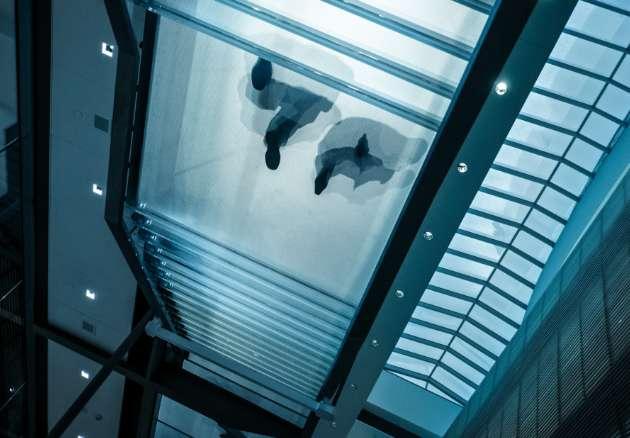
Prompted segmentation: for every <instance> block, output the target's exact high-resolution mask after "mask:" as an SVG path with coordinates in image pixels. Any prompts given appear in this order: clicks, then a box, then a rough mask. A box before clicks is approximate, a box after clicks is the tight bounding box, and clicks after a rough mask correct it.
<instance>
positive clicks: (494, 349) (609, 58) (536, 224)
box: [387, 0, 630, 404]
mask: <svg viewBox="0 0 630 438" xmlns="http://www.w3.org/2000/svg"><path fill="white" fill-rule="evenodd" d="M629 44H630V3H627V2H622V1H615V0H608V1H582V0H581V1H579V2H578V3H577V5H576V7H575V9H574V11H573V13H572V15H571V18H570V19H569V21H568V23H567V25H566V27H565V29H564V31H563V33H562V34H561V35H560V37H559V39H558V41H557V43H556V46H555V48H554V49H553V51H552V53H551V55H550V57H549V60H548V62H547V63H546V65H545V66H544V68H543V70H542V71H541V73H540V76H539V77H538V80H537V82H536V84H535V86H534V88H533V89H532V91H531V93H530V95H529V96H528V98H527V100H526V102H525V104H524V105H523V108H522V109H521V112H520V114H519V116H518V117H517V120H516V121H515V123H514V125H513V127H512V129H511V130H510V132H509V134H508V136H507V139H506V140H505V142H504V144H503V145H502V147H501V149H500V150H499V153H498V155H497V157H496V159H495V161H494V163H493V165H492V166H491V168H490V170H489V171H488V173H487V175H486V178H485V180H484V181H483V183H482V186H481V187H480V189H479V191H478V193H477V195H476V197H475V198H474V200H473V202H472V204H471V206H470V208H469V210H468V212H467V214H466V215H465V217H464V219H463V220H462V222H461V224H460V226H459V229H458V230H457V233H456V234H455V236H454V237H453V239H452V241H451V243H450V245H449V247H448V249H447V251H446V253H445V254H444V256H443V258H442V260H441V262H440V264H439V267H438V268H437V270H436V272H435V273H434V275H433V277H432V279H431V281H430V283H429V285H428V287H427V289H426V290H425V292H424V293H423V295H422V297H421V299H420V302H419V303H418V306H417V308H416V309H415V311H414V313H413V316H412V318H411V320H410V321H409V323H408V325H407V327H406V329H405V331H404V334H403V335H402V337H401V338H400V340H399V341H398V344H397V346H396V348H395V350H394V352H393V353H392V355H391V356H390V358H389V361H388V364H387V369H389V370H390V371H392V372H394V373H396V374H398V375H400V376H401V377H403V378H405V379H407V380H409V381H411V382H413V383H415V384H417V385H419V386H421V387H422V388H426V389H428V390H429V391H432V392H434V393H436V394H438V395H440V396H442V397H444V398H446V399H448V400H451V401H453V402H455V403H458V404H465V403H466V402H467V401H468V399H469V398H470V397H471V396H472V394H473V393H474V392H475V390H476V389H477V388H478V386H479V384H480V383H481V382H482V381H483V379H484V377H485V376H486V374H487V373H488V371H489V370H490V368H491V367H492V365H493V364H494V362H495V361H496V360H497V358H498V357H499V355H500V354H501V352H502V351H503V349H504V348H505V346H506V344H507V343H508V342H509V341H510V339H512V337H513V336H514V334H515V332H516V331H517V330H518V328H519V326H520V324H521V322H522V320H523V316H524V315H525V311H526V309H527V305H528V302H529V299H530V295H531V293H532V291H533V289H534V287H535V285H536V282H537V280H538V278H539V276H540V274H541V272H542V270H543V268H544V266H545V262H546V261H547V259H548V258H549V255H550V253H551V251H552V250H553V247H554V244H555V242H556V241H557V239H558V237H559V236H560V233H561V232H562V230H563V228H564V226H565V225H566V223H567V221H568V220H569V219H570V216H571V213H572V211H573V209H574V207H575V205H576V203H577V202H579V199H580V196H581V194H582V193H583V191H584V189H585V187H586V186H587V184H588V182H589V181H590V180H591V178H593V176H594V174H595V172H596V171H597V167H598V163H600V161H601V160H602V158H603V157H605V156H606V155H607V153H608V152H609V150H610V148H612V147H613V145H614V142H615V140H616V138H618V136H619V133H620V131H621V129H622V127H623V126H624V124H625V123H627V119H628V111H629V110H630V54H629V53H630V50H629Z"/></svg>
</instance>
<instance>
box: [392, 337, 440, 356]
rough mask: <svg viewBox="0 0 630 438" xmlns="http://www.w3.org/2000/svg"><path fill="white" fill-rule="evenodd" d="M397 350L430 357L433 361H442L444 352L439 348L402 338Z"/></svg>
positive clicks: (397, 344)
mask: <svg viewBox="0 0 630 438" xmlns="http://www.w3.org/2000/svg"><path fill="white" fill-rule="evenodd" d="M396 348H398V349H401V350H406V351H409V352H411V353H414V354H418V355H421V356H426V357H430V358H432V359H436V360H437V359H440V358H441V357H442V354H443V353H444V350H443V349H441V348H437V347H432V346H430V345H427V344H423V343H421V342H416V341H412V340H411V339H407V338H400V339H399V340H398V342H397V343H396Z"/></svg>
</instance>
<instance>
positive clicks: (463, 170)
mask: <svg viewBox="0 0 630 438" xmlns="http://www.w3.org/2000/svg"><path fill="white" fill-rule="evenodd" d="M457 171H458V172H459V173H466V172H468V164H466V163H459V164H458V165H457Z"/></svg>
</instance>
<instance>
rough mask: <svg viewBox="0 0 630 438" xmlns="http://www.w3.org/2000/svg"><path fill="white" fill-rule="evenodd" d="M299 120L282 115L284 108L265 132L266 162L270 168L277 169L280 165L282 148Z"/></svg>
mask: <svg viewBox="0 0 630 438" xmlns="http://www.w3.org/2000/svg"><path fill="white" fill-rule="evenodd" d="M297 124H298V123H297V121H296V120H293V119H292V118H287V117H284V116H283V115H282V110H280V112H279V113H278V114H276V115H275V116H274V118H273V119H271V122H269V127H268V128H267V132H266V133H265V145H266V146H267V153H266V154H265V162H266V163H267V167H268V168H269V169H272V170H275V169H277V168H278V166H279V165H280V148H281V147H282V146H284V145H286V144H287V142H288V141H289V137H291V135H292V134H293V132H295V129H296V127H297Z"/></svg>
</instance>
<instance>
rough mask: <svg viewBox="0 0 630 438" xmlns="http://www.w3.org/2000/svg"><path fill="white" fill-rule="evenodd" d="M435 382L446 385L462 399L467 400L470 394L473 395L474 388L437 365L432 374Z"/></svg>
mask: <svg viewBox="0 0 630 438" xmlns="http://www.w3.org/2000/svg"><path fill="white" fill-rule="evenodd" d="M432 377H433V378H434V379H435V380H436V381H437V382H439V383H441V384H442V385H444V386H446V387H447V388H448V389H450V390H451V391H453V392H455V393H456V394H458V395H459V396H461V397H462V398H463V399H465V400H468V399H469V398H470V396H472V395H473V393H474V392H475V389H474V388H473V387H472V386H470V385H468V384H467V383H465V382H464V381H463V380H461V379H459V378H458V377H455V376H454V375H453V374H451V373H450V372H448V371H446V370H445V369H444V368H441V367H438V368H436V369H435V372H434V373H433V376H432Z"/></svg>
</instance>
